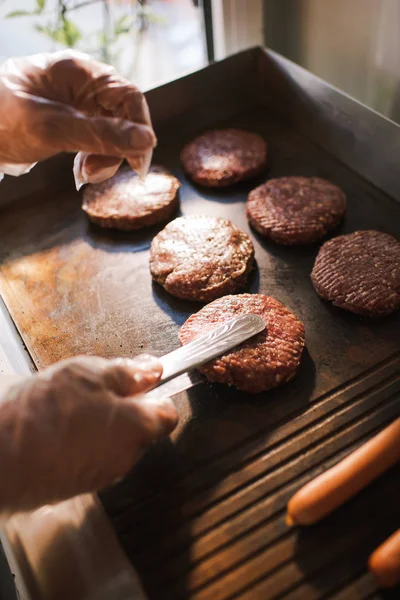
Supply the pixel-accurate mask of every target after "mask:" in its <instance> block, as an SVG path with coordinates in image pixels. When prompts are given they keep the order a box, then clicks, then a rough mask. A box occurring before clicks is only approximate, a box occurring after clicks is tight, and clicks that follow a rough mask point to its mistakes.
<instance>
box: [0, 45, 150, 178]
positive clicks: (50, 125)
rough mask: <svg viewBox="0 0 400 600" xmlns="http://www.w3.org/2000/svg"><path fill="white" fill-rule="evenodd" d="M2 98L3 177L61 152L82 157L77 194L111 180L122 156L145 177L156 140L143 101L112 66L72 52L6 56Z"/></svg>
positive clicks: (0, 171) (0, 68)
mask: <svg viewBox="0 0 400 600" xmlns="http://www.w3.org/2000/svg"><path fill="white" fill-rule="evenodd" d="M0 96H1V99H2V111H1V116H0V148H1V151H0V178H1V175H2V174H4V173H5V174H9V175H21V174H22V173H26V172H28V171H29V170H30V169H31V168H32V167H33V166H34V165H35V164H36V163H37V162H38V161H41V160H44V159H46V158H49V157H51V156H53V155H55V154H58V153H59V152H74V153H78V154H77V156H76V159H75V165H74V176H75V181H76V185H77V187H78V189H79V187H81V186H82V185H83V184H84V183H89V182H96V183H98V182H100V181H104V180H105V179H107V178H109V177H111V176H112V175H114V173H116V171H117V170H118V167H119V166H120V164H121V162H122V160H123V159H126V160H127V161H128V163H129V164H130V165H131V167H132V168H133V169H135V170H136V171H137V172H138V174H139V175H140V176H144V175H146V174H147V171H148V168H149V166H150V161H151V155H152V149H153V147H154V146H155V143H156V138H155V135H154V131H153V129H152V125H151V120H150V114H149V109H148V106H147V103H146V99H145V97H144V96H143V94H142V93H141V92H140V91H139V90H138V89H137V88H136V87H135V86H134V85H133V84H131V83H130V82H129V81H127V80H125V79H123V78H122V77H121V76H120V75H119V74H118V73H117V71H116V70H115V69H114V68H113V67H111V66H109V65H105V64H103V63H100V62H97V61H94V60H92V59H91V58H89V57H88V56H85V55H84V54H81V53H79V52H75V51H72V50H66V51H62V52H54V53H51V54H38V55H34V56H30V57H27V58H16V59H9V60H8V61H6V62H5V63H4V64H3V65H2V66H0Z"/></svg>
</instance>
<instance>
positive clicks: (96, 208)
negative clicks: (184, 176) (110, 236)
mask: <svg viewBox="0 0 400 600" xmlns="http://www.w3.org/2000/svg"><path fill="white" fill-rule="evenodd" d="M179 186H180V183H179V181H178V179H176V177H174V176H173V175H171V173H169V172H168V171H166V170H165V169H163V168H162V167H152V168H151V169H150V171H149V173H148V175H147V176H146V177H145V179H144V181H141V180H140V178H139V176H138V175H137V174H136V173H135V172H134V171H132V169H131V168H130V167H122V168H121V169H120V170H119V171H118V173H116V174H115V175H114V177H111V178H110V179H108V180H107V181H103V182H102V183H95V184H91V185H88V186H87V187H86V189H85V191H84V193H83V205H82V208H83V210H84V211H85V212H86V213H87V215H88V217H89V219H90V220H91V221H93V223H96V224H97V225H100V226H101V227H110V228H115V229H125V230H131V229H141V228H142V227H148V226H149V225H154V224H155V223H160V222H162V221H167V220H168V219H169V218H170V217H171V216H172V215H173V214H174V213H175V212H176V210H177V208H178V204H179V201H178V189H179Z"/></svg>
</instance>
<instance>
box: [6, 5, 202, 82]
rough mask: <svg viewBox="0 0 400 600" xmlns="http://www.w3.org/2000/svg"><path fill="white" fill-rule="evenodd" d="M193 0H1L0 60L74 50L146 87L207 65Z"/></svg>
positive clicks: (199, 21) (199, 20)
mask: <svg viewBox="0 0 400 600" xmlns="http://www.w3.org/2000/svg"><path fill="white" fill-rule="evenodd" d="M197 4H198V3H197V2H194V1H193V0H141V1H140V0H0V61H1V60H4V59H5V58H7V57H10V56H24V55H28V54H34V53H37V52H48V51H52V50H58V49H61V48H65V47H68V46H69V47H73V48H76V49H78V50H81V51H83V52H86V53H88V54H90V55H92V56H93V57H95V58H97V59H100V60H103V61H106V62H109V63H111V64H113V65H114V66H116V67H117V69H118V70H119V71H120V72H121V74H122V75H124V76H125V77H127V78H129V79H131V80H133V81H135V83H136V84H137V85H138V86H139V87H141V88H142V89H148V88H150V87H153V86H155V85H157V84H159V83H161V82H162V81H167V80H171V79H175V78H177V77H179V76H181V75H182V74H184V73H187V72H190V71H195V70H197V69H199V68H201V67H203V66H204V65H205V64H206V62H207V52H206V43H205V35H204V27H203V11H202V8H201V7H199V6H197Z"/></svg>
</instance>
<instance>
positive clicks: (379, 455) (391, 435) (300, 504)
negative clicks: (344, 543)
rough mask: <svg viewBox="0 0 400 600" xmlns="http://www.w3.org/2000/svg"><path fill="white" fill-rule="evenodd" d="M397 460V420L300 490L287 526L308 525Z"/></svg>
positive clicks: (291, 504) (399, 421)
mask: <svg viewBox="0 0 400 600" xmlns="http://www.w3.org/2000/svg"><path fill="white" fill-rule="evenodd" d="M398 460H400V418H399V419H397V420H396V421H394V422H393V423H392V424H391V425H389V427H387V428H386V429H384V430H383V431H381V432H380V433H379V434H378V435H377V436H375V437H374V438H372V439H371V440H370V441H369V442H367V443H366V444H364V445H363V446H361V448H358V449H357V450H355V452H353V453H352V454H350V455H349V456H347V457H346V458H345V459H343V460H342V461H341V462H339V463H338V464H337V465H335V466H334V467H332V468H331V469H328V470H327V471H325V473H323V474H322V475H320V476H319V477H317V478H316V479H314V480H313V481H310V483H307V484H306V485H305V486H304V487H303V488H301V489H300V490H299V491H298V492H297V493H296V494H295V495H294V496H293V497H292V498H291V500H290V501H289V504H288V514H287V523H288V525H293V524H298V525H311V524H312V523H316V522H317V521H319V520H320V519H323V518H324V517H325V516H326V515H329V514H330V513H331V512H333V511H334V510H335V509H336V508H338V507H339V506H340V505H341V504H343V503H344V502H346V501H347V500H349V498H351V497H352V496H355V495H356V494H357V493H358V492H359V491H361V490H362V489H363V488H364V487H365V486H366V485H368V484H369V483H370V482H371V481H372V480H373V479H375V478H376V477H378V476H379V475H381V474H382V473H384V471H386V470H387V469H389V468H390V467H391V466H393V465H394V464H395V463H396V462H397V461H398Z"/></svg>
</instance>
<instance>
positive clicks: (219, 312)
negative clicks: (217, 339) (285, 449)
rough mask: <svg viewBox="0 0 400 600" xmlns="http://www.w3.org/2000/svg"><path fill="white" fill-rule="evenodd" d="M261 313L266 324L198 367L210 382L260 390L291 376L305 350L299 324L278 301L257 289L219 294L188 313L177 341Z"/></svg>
mask: <svg viewBox="0 0 400 600" xmlns="http://www.w3.org/2000/svg"><path fill="white" fill-rule="evenodd" d="M248 313H253V314H256V315H259V316H260V317H262V318H263V319H264V321H265V324H266V329H265V330H264V331H262V332H261V333H258V334H257V335H256V336H254V337H253V338H251V339H249V340H247V341H246V342H244V343H243V344H241V345H240V346H238V347H237V348H235V349H234V350H232V351H231V352H229V353H228V354H224V355H223V356H221V357H219V358H217V359H214V360H212V361H211V362H209V363H207V364H205V365H203V366H202V367H200V368H199V371H200V372H201V373H204V375H206V376H207V377H208V379H210V380H211V381H217V382H218V383H227V384H228V385H234V386H235V387H237V388H238V389H239V390H243V391H244V392H251V393H256V392H263V391H265V390H268V389H270V388H273V387H276V386H278V385H281V384H282V383H285V382H286V381H289V380H290V379H292V377H294V375H295V373H296V371H297V368H298V366H299V363H300V359H301V355H302V353H303V349H304V325H303V323H302V322H301V321H299V319H298V318H297V317H296V316H295V315H294V314H293V313H292V312H290V310H288V309H287V308H286V307H285V306H283V304H281V303H280V302H278V301H277V300H274V299H273V298H270V297H269V296H263V295H261V294H239V295H237V296H224V298H220V299H219V300H215V301H214V302H211V304H207V306H205V307H204V308H202V309H201V310H200V311H199V312H198V313H196V314H194V315H192V316H191V317H189V319H188V320H187V321H186V323H184V325H183V326H182V328H181V330H180V334H179V340H180V342H181V344H182V345H184V344H188V343H189V342H191V341H192V340H194V339H196V338H197V337H198V336H199V335H202V334H204V333H207V332H208V331H210V330H212V329H214V328H215V327H218V326H219V325H221V324H222V323H226V322H227V321H230V320H231V319H233V318H235V317H238V316H240V315H245V314H248Z"/></svg>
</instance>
